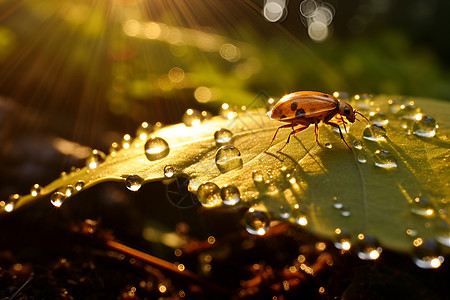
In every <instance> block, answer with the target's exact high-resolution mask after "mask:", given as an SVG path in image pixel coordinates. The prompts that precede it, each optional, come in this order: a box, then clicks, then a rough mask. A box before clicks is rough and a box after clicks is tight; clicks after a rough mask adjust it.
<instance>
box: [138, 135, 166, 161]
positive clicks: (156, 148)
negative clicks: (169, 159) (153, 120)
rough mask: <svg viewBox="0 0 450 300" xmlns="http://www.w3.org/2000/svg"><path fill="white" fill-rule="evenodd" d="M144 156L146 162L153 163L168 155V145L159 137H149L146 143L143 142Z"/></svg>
mask: <svg viewBox="0 0 450 300" xmlns="http://www.w3.org/2000/svg"><path fill="white" fill-rule="evenodd" d="M144 149H145V156H146V157H147V159H148V160H150V161H154V160H158V159H161V158H163V157H166V156H167V155H169V152H170V148H169V144H168V143H167V142H166V141H165V140H164V139H162V138H160V137H154V136H152V137H150V138H149V139H148V140H147V142H145V146H144Z"/></svg>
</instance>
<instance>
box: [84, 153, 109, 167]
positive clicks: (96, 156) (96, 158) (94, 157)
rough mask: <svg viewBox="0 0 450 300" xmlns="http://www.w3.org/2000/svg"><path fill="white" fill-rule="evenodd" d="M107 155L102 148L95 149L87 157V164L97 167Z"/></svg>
mask: <svg viewBox="0 0 450 300" xmlns="http://www.w3.org/2000/svg"><path fill="white" fill-rule="evenodd" d="M105 157H106V155H105V153H103V152H102V151H100V150H97V149H94V150H92V152H91V154H90V155H89V156H88V157H87V158H86V166H87V167H88V168H89V169H95V168H97V167H98V166H99V165H100V164H101V163H102V162H103V161H104V160H105Z"/></svg>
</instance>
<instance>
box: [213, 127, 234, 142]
mask: <svg viewBox="0 0 450 300" xmlns="http://www.w3.org/2000/svg"><path fill="white" fill-rule="evenodd" d="M232 138H233V133H232V132H231V131H229V130H228V129H225V128H221V129H219V130H217V131H216V132H214V139H215V141H216V144H217V145H223V144H226V143H229V142H230V141H231V139H232Z"/></svg>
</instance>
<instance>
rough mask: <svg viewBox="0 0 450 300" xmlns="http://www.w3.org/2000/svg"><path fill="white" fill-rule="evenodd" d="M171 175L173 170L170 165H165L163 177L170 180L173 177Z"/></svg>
mask: <svg viewBox="0 0 450 300" xmlns="http://www.w3.org/2000/svg"><path fill="white" fill-rule="evenodd" d="M173 175H175V169H174V168H173V166H172V165H167V166H165V167H164V176H166V177H167V178H171V177H173Z"/></svg>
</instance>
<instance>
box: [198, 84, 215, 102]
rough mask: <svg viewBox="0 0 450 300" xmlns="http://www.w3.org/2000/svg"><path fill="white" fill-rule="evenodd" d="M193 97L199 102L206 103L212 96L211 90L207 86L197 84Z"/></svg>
mask: <svg viewBox="0 0 450 300" xmlns="http://www.w3.org/2000/svg"><path fill="white" fill-rule="evenodd" d="M194 97H195V99H197V101H198V102H200V103H206V102H209V101H210V100H211V98H212V92H211V90H210V89H209V88H207V87H205V86H199V87H198V88H197V89H196V90H195V92H194Z"/></svg>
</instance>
